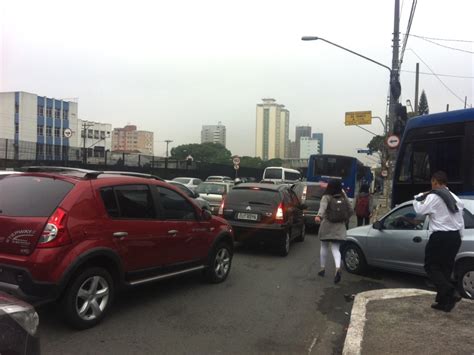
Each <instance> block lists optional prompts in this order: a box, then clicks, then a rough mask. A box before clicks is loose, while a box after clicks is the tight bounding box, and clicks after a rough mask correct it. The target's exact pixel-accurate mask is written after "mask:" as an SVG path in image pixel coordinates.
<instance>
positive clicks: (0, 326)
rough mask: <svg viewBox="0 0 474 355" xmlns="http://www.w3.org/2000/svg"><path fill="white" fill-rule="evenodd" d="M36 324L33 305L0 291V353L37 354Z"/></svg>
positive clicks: (37, 321)
mask: <svg viewBox="0 0 474 355" xmlns="http://www.w3.org/2000/svg"><path fill="white" fill-rule="evenodd" d="M38 324H39V317H38V313H36V311H35V309H34V308H33V306H31V305H30V304H28V303H26V302H23V301H21V300H19V299H17V298H15V297H13V296H11V295H9V294H6V293H4V292H0V354H18V355H37V354H38V355H39V354H40V341H39V336H38Z"/></svg>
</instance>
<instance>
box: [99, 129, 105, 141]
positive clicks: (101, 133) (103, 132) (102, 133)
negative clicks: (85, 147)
mask: <svg viewBox="0 0 474 355" xmlns="http://www.w3.org/2000/svg"><path fill="white" fill-rule="evenodd" d="M100 139H105V131H100Z"/></svg>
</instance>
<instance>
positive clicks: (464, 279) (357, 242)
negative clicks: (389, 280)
mask: <svg viewBox="0 0 474 355" xmlns="http://www.w3.org/2000/svg"><path fill="white" fill-rule="evenodd" d="M462 201H463V203H464V206H465V209H464V211H463V214H464V223H465V230H464V231H463V240H462V244H461V247H460V249H459V252H458V254H457V256H456V262H455V265H454V276H455V279H457V281H458V285H459V289H460V292H461V293H462V294H463V296H465V297H468V298H471V299H474V216H473V213H474V200H464V199H463V200H462ZM429 222H430V218H429V217H428V216H422V215H417V214H416V213H415V210H414V208H413V202H412V201H409V202H405V203H403V204H401V205H399V206H397V207H395V208H394V209H393V210H391V211H390V212H389V213H388V214H386V215H385V216H383V217H382V218H381V219H380V220H379V221H377V222H375V223H374V224H373V225H368V226H363V227H357V228H353V229H351V230H349V231H348V232H347V242H346V243H345V244H344V245H343V247H342V257H343V260H344V264H345V267H346V269H347V271H349V272H351V273H355V274H359V273H363V272H364V271H365V269H366V268H367V266H369V265H370V266H376V267H380V268H384V269H390V270H396V271H402V272H407V273H412V274H418V275H426V274H425V270H424V257H425V247H426V243H427V242H428V239H429V235H430V232H429V230H428V225H429Z"/></svg>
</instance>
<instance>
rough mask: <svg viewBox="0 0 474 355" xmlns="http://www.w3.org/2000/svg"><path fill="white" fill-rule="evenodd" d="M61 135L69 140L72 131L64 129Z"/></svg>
mask: <svg viewBox="0 0 474 355" xmlns="http://www.w3.org/2000/svg"><path fill="white" fill-rule="evenodd" d="M63 135H64V137H66V138H71V136H72V131H71V129H70V128H66V129H65V130H64V131H63Z"/></svg>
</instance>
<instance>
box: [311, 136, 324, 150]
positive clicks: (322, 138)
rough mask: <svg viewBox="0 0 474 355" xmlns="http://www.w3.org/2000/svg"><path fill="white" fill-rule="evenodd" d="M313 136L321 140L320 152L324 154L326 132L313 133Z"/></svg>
mask: <svg viewBox="0 0 474 355" xmlns="http://www.w3.org/2000/svg"><path fill="white" fill-rule="evenodd" d="M312 137H313V139H317V140H318V141H319V147H320V149H319V150H320V154H323V146H324V144H323V143H324V134H323V133H313V135H312Z"/></svg>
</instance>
